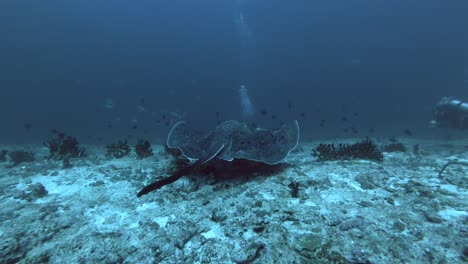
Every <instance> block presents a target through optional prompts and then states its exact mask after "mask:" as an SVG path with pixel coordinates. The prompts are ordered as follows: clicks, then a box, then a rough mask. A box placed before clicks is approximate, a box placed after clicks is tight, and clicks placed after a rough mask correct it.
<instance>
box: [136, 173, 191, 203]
mask: <svg viewBox="0 0 468 264" xmlns="http://www.w3.org/2000/svg"><path fill="white" fill-rule="evenodd" d="M187 168H188V167H187ZM187 168H184V169H181V170H179V171H177V172H176V173H174V174H172V175H171V176H169V177H167V178H164V179H162V180H159V181H156V182H153V183H151V184H149V185H146V186H145V187H144V188H143V189H141V191H139V192H138V194H137V197H140V196H142V195H145V194H147V193H149V192H152V191H155V190H157V189H159V188H161V187H163V186H165V185H168V184H171V183H173V182H175V181H177V180H178V179H180V178H182V177H183V176H184V175H185V174H187V172H188V171H189V170H188V169H187Z"/></svg>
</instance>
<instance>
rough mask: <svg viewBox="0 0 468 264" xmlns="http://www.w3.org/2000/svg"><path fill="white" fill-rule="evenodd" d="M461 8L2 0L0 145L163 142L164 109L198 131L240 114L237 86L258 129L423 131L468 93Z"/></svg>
mask: <svg viewBox="0 0 468 264" xmlns="http://www.w3.org/2000/svg"><path fill="white" fill-rule="evenodd" d="M466 10H468V3H467V2H466V1H450V2H446V1H435V0H431V1H370V0H364V1H318V2H317V1H295V2H294V3H289V2H286V1H276V0H273V1H266V0H259V1H247V0H237V1H214V0H213V1H208V0H206V1H138V2H130V1H123V0H117V1H112V3H110V2H108V1H73V2H70V1H68V2H64V1H56V0H50V1H47V2H39V1H12V0H6V1H2V2H1V3H0V34H1V39H2V41H0V87H1V97H0V120H1V121H2V129H1V130H0V141H1V142H2V143H10V142H19V143H27V142H41V141H43V140H44V138H45V137H47V136H48V130H49V129H51V128H56V129H60V130H64V131H67V132H68V133H71V134H74V135H76V136H77V137H80V138H82V140H87V138H94V137H103V138H109V137H114V136H116V135H118V137H121V136H125V135H127V134H132V135H135V137H137V136H147V137H154V138H158V137H162V138H164V137H165V135H166V134H167V132H168V130H169V128H170V126H166V125H164V122H160V123H158V120H161V121H162V115H163V113H168V112H177V113H179V114H180V115H181V116H183V118H184V119H187V120H190V121H191V122H193V123H194V124H196V125H197V126H200V127H202V128H206V129H208V128H212V127H213V126H214V125H215V124H216V122H217V121H218V120H228V119H240V118H241V109H240V104H239V98H238V97H239V94H238V90H239V87H240V85H242V84H244V85H246V87H248V90H249V95H250V96H251V100H252V102H253V103H254V104H255V107H256V108H257V109H258V110H259V112H258V116H257V117H256V118H255V122H256V123H258V124H261V125H263V126H267V127H277V126H279V125H280V124H281V123H282V122H287V121H289V120H292V119H298V120H299V122H300V124H301V128H302V130H303V131H304V135H307V137H310V138H323V137H325V136H326V135H328V136H333V137H334V136H338V137H346V136H348V134H347V133H346V132H344V130H346V128H349V127H351V126H352V127H355V128H356V129H357V130H358V131H359V134H358V135H359V136H366V135H368V134H369V133H368V131H369V129H370V130H371V131H375V134H374V135H385V136H398V135H399V134H401V131H402V130H404V129H406V128H408V129H411V130H414V131H417V134H418V135H420V136H428V135H432V134H433V133H434V132H431V131H428V130H427V122H428V121H429V120H430V119H431V118H432V111H433V108H434V105H435V103H436V102H437V101H438V100H439V99H440V98H441V97H443V96H455V97H458V98H461V99H466V98H467V97H468V92H467V91H468V86H467V82H468V81H467V80H468V51H467V49H466V47H468V20H467V19H466ZM109 99H110V100H112V101H113V103H114V106H113V107H112V108H106V107H104V105H105V103H106V100H109ZM143 101H144V102H143ZM140 106H141V107H140ZM261 110H265V111H264V113H265V114H264V115H262V114H261ZM343 117H346V118H345V119H347V120H349V121H348V122H343V121H342V120H341V119H343ZM321 120H326V124H327V125H326V126H324V127H321V126H320V122H321ZM134 123H138V127H137V129H132V127H134ZM351 123H352V124H351ZM25 126H26V127H27V129H25ZM90 143H92V141H91V142H90Z"/></svg>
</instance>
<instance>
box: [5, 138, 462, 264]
mask: <svg viewBox="0 0 468 264" xmlns="http://www.w3.org/2000/svg"><path fill="white" fill-rule="evenodd" d="M351 141H352V140H350V142H351ZM401 142H402V143H403V144H404V145H405V146H406V147H407V149H408V151H407V152H404V153H403V152H391V153H387V152H384V160H383V162H373V161H366V160H341V161H323V162H319V161H317V160H316V159H315V158H314V157H313V156H312V155H311V153H312V149H313V148H315V147H316V146H317V144H318V143H319V142H305V143H301V144H300V146H299V148H298V149H297V150H295V151H294V152H293V153H291V154H290V156H289V157H288V158H287V160H286V163H285V164H282V165H279V166H274V167H271V168H270V167H267V166H257V167H253V168H252V167H250V168H247V169H237V168H235V166H233V168H229V169H207V170H205V171H204V172H206V173H199V175H190V176H188V177H184V178H182V179H180V180H179V181H177V182H175V183H173V184H171V185H168V186H164V187H163V188H161V189H160V190H157V191H155V192H152V193H150V194H148V195H145V196H143V197H140V198H137V197H136V193H137V192H138V191H139V190H140V189H141V188H142V187H143V186H144V185H145V184H148V183H150V182H152V181H154V180H157V179H160V178H161V177H166V176H168V175H169V173H170V168H171V167H173V165H171V164H173V161H174V160H173V158H172V156H170V155H168V154H166V153H165V152H164V150H163V147H162V146H153V150H154V153H155V154H154V156H152V157H150V158H147V159H142V160H140V159H137V157H136V156H135V154H132V155H130V156H127V157H124V158H122V159H111V158H108V157H106V156H105V150H104V149H102V148H98V147H93V146H86V147H87V149H88V153H89V155H88V156H87V157H85V158H79V159H72V160H71V163H72V165H73V166H72V167H71V168H67V169H64V168H63V166H62V162H60V161H47V159H46V157H47V155H48V149H47V148H44V147H42V146H39V145H38V146H5V145H4V146H0V149H9V150H12V149H26V150H28V151H33V152H34V153H35V154H36V155H35V156H36V159H35V160H36V161H34V162H29V163H21V164H18V165H17V166H14V167H11V163H10V162H8V161H6V162H3V163H0V197H1V200H0V203H1V205H0V218H1V224H0V225H1V226H0V263H47V262H48V263H450V264H452V263H466V261H467V260H468V191H467V187H468V167H464V166H459V165H453V166H450V167H448V168H447V170H446V171H445V172H444V174H443V175H442V177H438V171H439V170H440V168H441V167H442V166H443V165H444V164H445V163H446V162H448V161H468V141H429V140H416V139H406V140H402V141H401ZM415 144H419V149H420V151H419V153H417V154H415V153H413V151H412V146H413V145H415Z"/></svg>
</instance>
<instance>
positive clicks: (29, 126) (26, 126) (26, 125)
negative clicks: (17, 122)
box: [24, 123, 32, 132]
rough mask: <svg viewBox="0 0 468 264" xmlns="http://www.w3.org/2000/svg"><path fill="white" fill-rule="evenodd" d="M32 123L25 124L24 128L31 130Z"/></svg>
mask: <svg viewBox="0 0 468 264" xmlns="http://www.w3.org/2000/svg"><path fill="white" fill-rule="evenodd" d="M31 128H32V125H31V124H30V123H26V124H24V129H26V131H27V132H29V131H31Z"/></svg>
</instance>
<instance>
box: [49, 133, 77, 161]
mask: <svg viewBox="0 0 468 264" xmlns="http://www.w3.org/2000/svg"><path fill="white" fill-rule="evenodd" d="M52 133H54V134H55V135H56V136H55V137H54V138H52V139H50V140H48V141H47V142H44V146H46V147H47V148H48V149H49V157H47V160H50V159H55V160H66V159H69V158H80V157H85V156H86V150H85V149H84V148H82V147H79V146H78V145H79V142H78V140H77V139H76V138H74V137H71V136H66V135H65V134H64V133H62V132H58V131H55V130H53V131H52Z"/></svg>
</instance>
